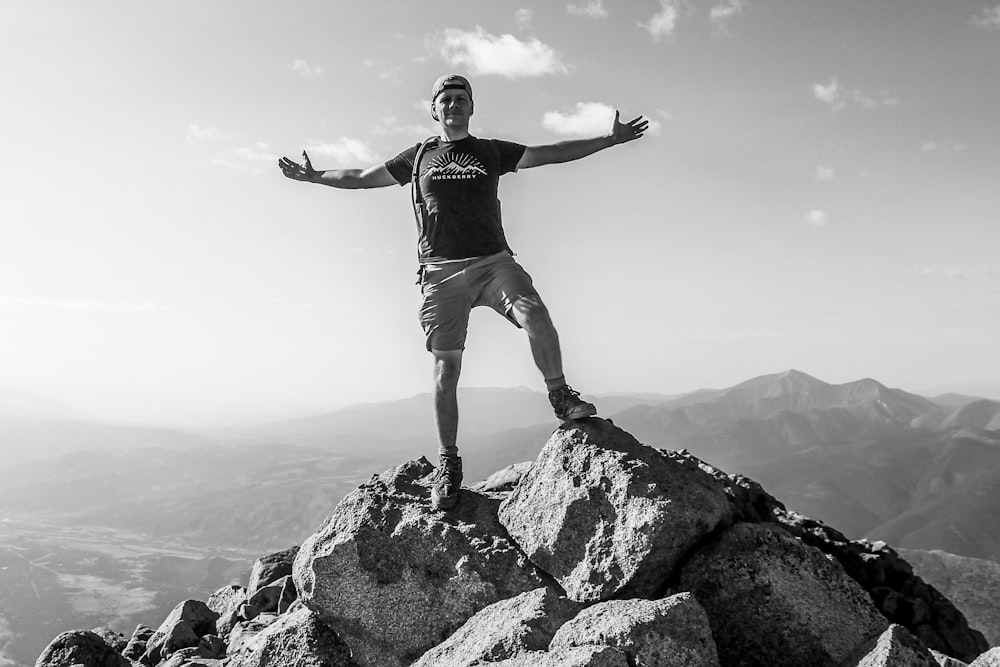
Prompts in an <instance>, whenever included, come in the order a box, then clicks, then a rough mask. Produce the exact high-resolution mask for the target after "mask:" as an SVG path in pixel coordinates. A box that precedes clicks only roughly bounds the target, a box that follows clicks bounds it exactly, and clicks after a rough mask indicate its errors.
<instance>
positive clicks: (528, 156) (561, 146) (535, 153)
mask: <svg viewBox="0 0 1000 667" xmlns="http://www.w3.org/2000/svg"><path fill="white" fill-rule="evenodd" d="M648 128H649V121H647V120H646V119H645V118H643V117H642V116H636V117H635V118H633V119H632V120H630V121H629V122H627V123H622V122H621V121H620V120H619V112H618V111H615V120H614V122H613V123H612V124H611V131H610V132H608V134H606V135H605V136H603V137H594V138H593V139H573V140H570V141H561V142H559V143H557V144H549V145H547V146H528V147H527V148H525V149H524V155H522V156H521V160H520V161H519V162H518V163H517V168H518V169H527V168H529V167H539V166H541V165H543V164H555V163H558V162H569V161H571V160H579V159H580V158H582V157H587V156H588V155H593V154H594V153H596V152H597V151H600V150H604V149H605V148H611V147H612V146H617V145H618V144H624V143H625V142H627V141H633V140H634V139H638V138H639V137H641V136H642V134H643V133H644V132H645V131H646V130H647V129H648Z"/></svg>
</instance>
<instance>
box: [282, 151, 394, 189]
mask: <svg viewBox="0 0 1000 667" xmlns="http://www.w3.org/2000/svg"><path fill="white" fill-rule="evenodd" d="M278 166H279V167H281V173H283V174H284V175H285V176H287V177H288V178H291V179H293V180H296V181H306V182H307V183H319V184H320V185H329V186H330V187H333V188H342V189H348V190H356V189H359V188H384V187H387V186H389V185H396V179H395V178H393V176H392V174H390V173H389V170H388V169H386V167H385V165H384V164H377V165H375V166H372V167H368V168H367V169H327V170H325V171H317V170H316V169H313V166H312V162H311V161H310V160H309V156H308V155H306V152H305V151H302V164H299V163H298V162H295V161H294V160H289V159H288V158H287V157H283V158H281V159H280V160H278Z"/></svg>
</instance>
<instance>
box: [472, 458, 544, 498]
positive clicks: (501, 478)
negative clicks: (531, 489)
mask: <svg viewBox="0 0 1000 667" xmlns="http://www.w3.org/2000/svg"><path fill="white" fill-rule="evenodd" d="M533 463H534V461H522V462H521V463H514V464H513V465H509V466H507V467H506V468H504V469H503V470H499V471H497V472H495V473H493V474H492V475H490V476H489V477H487V478H486V479H484V480H483V481H481V482H476V483H475V484H473V485H472V489H473V490H474V491H493V492H496V493H503V492H506V491H513V490H514V487H515V486H517V485H518V484H519V483H520V482H521V479H522V478H523V477H524V475H525V474H526V473H527V472H528V470H530V469H531V464H533Z"/></svg>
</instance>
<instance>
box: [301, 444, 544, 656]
mask: <svg viewBox="0 0 1000 667" xmlns="http://www.w3.org/2000/svg"><path fill="white" fill-rule="evenodd" d="M433 472H434V466H432V465H431V464H430V463H429V462H428V461H427V460H426V459H424V458H421V459H420V460H418V461H411V462H409V463H406V464H404V465H402V466H399V467H398V468H393V469H391V470H389V471H387V472H385V473H383V474H381V475H378V476H373V477H372V479H371V480H370V481H369V482H367V483H366V484H363V485H362V486H361V487H360V488H358V489H357V490H355V491H353V492H352V493H350V494H348V495H347V496H346V497H345V498H344V500H343V501H341V503H340V505H338V506H337V508H336V509H335V510H334V513H333V515H332V516H331V517H329V518H328V519H327V521H326V523H325V524H324V525H323V526H322V527H321V528H320V530H319V531H318V532H316V533H315V534H313V535H312V536H311V537H309V538H308V539H307V540H306V541H305V543H304V544H303V545H302V549H301V551H300V552H299V555H298V557H297V558H296V559H295V567H294V570H293V576H294V580H295V586H296V588H297V589H298V591H299V596H300V598H301V600H302V602H303V603H304V604H305V605H306V606H307V607H309V608H310V609H312V610H313V611H315V612H316V613H318V614H319V615H320V617H321V618H322V619H323V620H324V621H325V622H326V623H327V624H328V625H329V626H330V627H332V628H333V629H334V630H335V631H336V632H337V634H338V635H340V637H341V638H342V639H343V640H344V641H345V642H346V643H347V644H348V645H349V646H350V647H351V649H352V650H353V651H354V659H355V660H357V662H358V663H359V664H361V665H365V666H369V665H370V666H377V667H390V666H393V665H409V664H411V663H412V662H413V661H415V660H416V659H418V658H419V657H420V656H421V655H422V654H423V653H424V652H426V651H427V650H429V649H430V648H432V647H433V646H436V645H437V644H439V643H441V642H442V641H443V640H444V639H445V638H447V637H448V636H449V635H450V634H451V633H452V632H454V631H455V630H457V629H458V628H459V627H461V626H462V624H463V623H465V622H466V621H467V620H468V619H469V618H471V617H472V616H473V615H475V614H476V612H478V611H479V610H480V609H482V608H483V607H485V606H487V605H489V604H492V603H494V602H497V601H499V600H503V599H506V598H510V597H514V596H515V595H518V594H520V593H523V592H526V591H530V590H534V589H536V588H539V587H541V586H543V585H545V584H544V582H543V578H542V575H540V574H539V573H538V572H537V571H536V570H535V568H534V567H533V566H532V565H531V563H529V562H528V560H527V559H526V558H525V556H524V554H523V553H522V552H521V551H520V549H518V548H517V546H516V545H515V544H514V543H513V542H512V541H511V540H510V538H509V537H508V536H507V533H506V531H505V530H504V528H503V526H501V525H500V523H499V522H498V521H497V507H498V505H499V498H497V497H496V496H492V495H490V494H482V493H477V492H473V491H470V490H468V489H462V490H461V491H460V495H459V503H458V506H457V507H456V508H455V509H454V510H451V511H449V512H447V513H445V512H439V511H434V510H432V509H431V506H430V488H429V485H430V482H431V475H432V474H433Z"/></svg>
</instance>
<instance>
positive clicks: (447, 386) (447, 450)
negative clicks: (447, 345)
mask: <svg viewBox="0 0 1000 667" xmlns="http://www.w3.org/2000/svg"><path fill="white" fill-rule="evenodd" d="M431 354H433V355H434V388H433V391H432V396H433V399H434V423H435V424H436V425H437V433H438V454H439V455H440V456H442V457H444V456H458V447H457V438H458V376H459V375H460V374H461V372H462V350H448V351H446V352H445V351H440V350H431Z"/></svg>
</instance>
